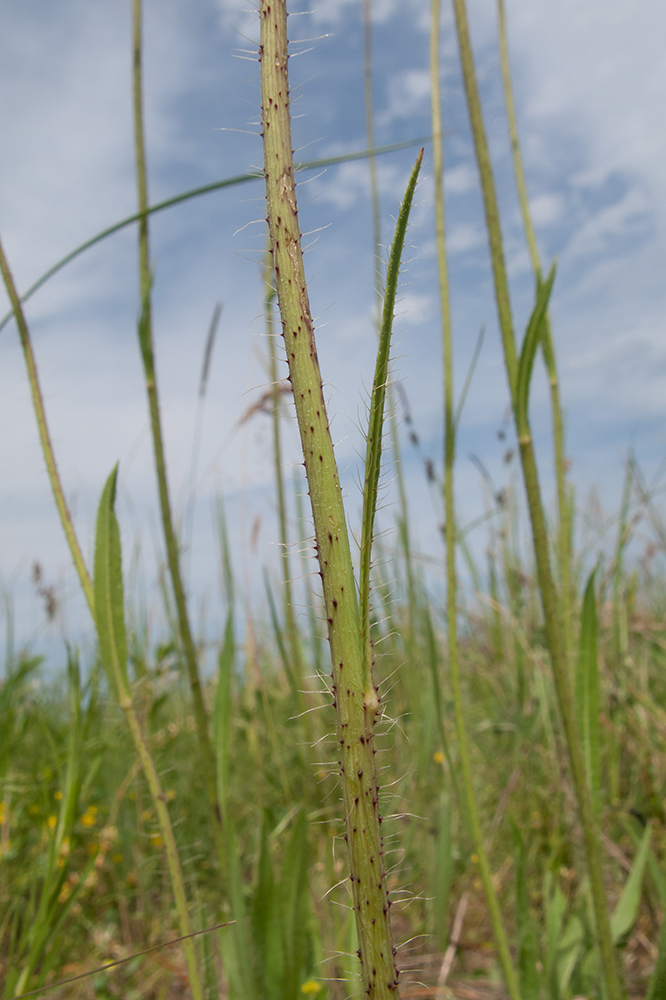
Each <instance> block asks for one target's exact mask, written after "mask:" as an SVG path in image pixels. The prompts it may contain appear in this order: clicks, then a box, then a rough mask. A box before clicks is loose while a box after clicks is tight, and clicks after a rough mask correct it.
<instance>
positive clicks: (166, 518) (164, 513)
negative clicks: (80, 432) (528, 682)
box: [132, 0, 224, 860]
mask: <svg viewBox="0 0 666 1000" xmlns="http://www.w3.org/2000/svg"><path fill="white" fill-rule="evenodd" d="M132 13H133V17H132V25H133V32H132V42H133V77H132V79H133V92H134V146H135V156H136V182H137V195H138V202H139V287H140V292H141V317H140V320H139V345H140V348H141V357H142V360H143V369H144V376H145V383H146V394H147V396H148V410H149V413H150V428H151V434H152V439H153V452H154V457H155V472H156V476H157V486H158V492H159V500H160V512H161V518H162V529H163V532H164V543H165V547H166V554H167V562H168V565H169V575H170V577H171V585H172V587H173V593H174V598H175V602H176V612H177V615H178V631H179V637H180V644H181V647H182V651H183V656H184V658H185V663H186V665H187V673H188V677H189V682H190V689H191V691H192V703H193V708H194V718H195V723H196V727H197V735H198V737H199V746H200V750H201V771H202V776H203V779H204V783H205V787H206V794H207V797H208V802H209V806H210V811H211V817H212V829H213V835H214V838H215V844H216V848H217V853H218V856H219V857H220V860H222V858H223V854H224V850H223V844H222V838H221V829H220V807H219V803H218V801H217V789H216V781H215V754H214V751H213V745H212V742H211V739H210V735H209V732H208V714H207V712H206V706H205V704H204V700H203V693H202V690H201V680H200V678H199V665H198V661H197V651H196V647H195V644H194V638H193V636H192V629H191V626H190V620H189V615H188V611H187V599H186V596H185V588H184V586H183V579H182V574H181V569H180V553H179V550H178V540H177V538H176V532H175V529H174V524H173V516H172V512H171V501H170V498H169V484H168V479H167V470H166V456H165V451H164V438H163V435H162V420H161V416H160V405H159V396H158V392H157V376H156V371H155V352H154V348H153V326H152V308H151V286H152V281H153V278H152V272H151V267H150V245H149V233H148V214H147V213H148V173H147V167H146V152H145V141H144V127H143V80H142V0H133V4H132Z"/></svg>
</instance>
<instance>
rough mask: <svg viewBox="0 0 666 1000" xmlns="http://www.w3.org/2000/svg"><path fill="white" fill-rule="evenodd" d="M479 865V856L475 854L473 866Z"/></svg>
mask: <svg viewBox="0 0 666 1000" xmlns="http://www.w3.org/2000/svg"><path fill="white" fill-rule="evenodd" d="M478 863H479V856H478V855H477V854H473V855H472V864H473V865H478Z"/></svg>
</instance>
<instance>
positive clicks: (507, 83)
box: [497, 0, 573, 661]
mask: <svg viewBox="0 0 666 1000" xmlns="http://www.w3.org/2000/svg"><path fill="white" fill-rule="evenodd" d="M497 18H498V27H499V51H500V65H501V69H502V83H503V85H504V103H505V105H506V117H507V121H508V124H509V138H510V140H511V156H512V159H513V172H514V175H515V179H516V189H517V191H518V201H519V203H520V213H521V216H522V219H523V228H524V229H525V237H526V239H527V246H528V249H529V254H530V260H531V262H532V269H533V271H534V276H535V278H536V280H537V282H540V281H541V280H542V278H543V275H542V268H541V260H540V257H539V248H538V246H537V241H536V234H535V232H534V225H533V224H532V216H531V214H530V206H529V198H528V197H527V185H526V183H525V171H524V169H523V160H522V155H521V152H520V141H519V133H518V122H517V119H516V109H515V104H514V100H513V87H512V85H511V63H510V60H509V45H508V40H507V31H506V10H505V5H504V0H497ZM541 345H542V349H543V357H544V361H545V363H546V370H547V372H548V381H549V384H550V404H551V407H550V408H551V420H552V423H553V452H554V457H555V478H556V482H557V509H558V517H559V527H558V534H557V557H558V558H557V562H558V570H559V577H560V590H559V600H560V607H561V612H560V613H561V616H562V621H563V624H564V641H565V645H566V652H567V659H568V660H569V661H570V660H571V654H572V651H573V609H572V592H571V514H570V503H569V496H568V493H569V491H568V489H567V481H566V460H565V456H564V417H563V413H562V401H561V398H560V383H559V378H558V374H557V362H556V359H555V347H554V344H553V337H552V331H551V326H550V318H549V316H548V315H546V317H545V319H544V324H543V332H542V340H541Z"/></svg>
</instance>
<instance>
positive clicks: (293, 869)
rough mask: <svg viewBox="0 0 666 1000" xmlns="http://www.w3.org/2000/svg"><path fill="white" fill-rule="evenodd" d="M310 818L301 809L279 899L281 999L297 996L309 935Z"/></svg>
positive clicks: (289, 850)
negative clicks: (308, 838)
mask: <svg viewBox="0 0 666 1000" xmlns="http://www.w3.org/2000/svg"><path fill="white" fill-rule="evenodd" d="M307 830H308V828H307V819H306V816H305V812H304V811H303V809H299V810H298V813H297V814H296V818H295V821H294V831H293V834H292V838H291V842H290V844H289V847H288V849H287V854H286V857H285V859H284V864H283V867H282V877H281V879H280V888H279V899H280V910H281V924H282V954H283V960H284V972H283V979H282V993H281V1000H298V997H299V994H300V992H301V991H300V987H301V970H302V968H303V962H304V960H305V948H306V944H307V937H308V898H307V891H308V849H307V848H308V844H307Z"/></svg>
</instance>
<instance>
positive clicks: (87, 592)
mask: <svg viewBox="0 0 666 1000" xmlns="http://www.w3.org/2000/svg"><path fill="white" fill-rule="evenodd" d="M0 271H1V272H2V277H3V280H4V282H5V288H6V289H7V294H8V295H9V301H10V302H11V304H12V310H13V315H14V316H15V317H16V325H17V326H18V331H19V336H20V338H21V347H22V348H23V355H24V357H25V363H26V367H27V369H28V381H29V382H30V393H31V395H32V405H33V407H34V410H35V416H36V418H37V430H38V432H39V440H40V444H41V446H42V453H43V455H44V461H45V462H46V470H47V472H48V476H49V481H50V483H51V490H52V491H53V498H54V500H55V502H56V507H57V509H58V514H59V516H60V523H61V524H62V527H63V531H64V532H65V538H66V539H67V545H68V546H69V551H70V552H71V554H72V559H73V560H74V566H75V567H76V572H77V574H78V577H79V580H80V582H81V587H82V588H83V595H84V597H85V599H86V603H87V605H88V609H89V611H90V614H91V615H92V618H93V621H94V619H95V601H94V596H93V585H92V580H91V579H90V574H89V573H88V570H87V568H86V564H85V560H84V558H83V553H82V552H81V547H80V545H79V541H78V539H77V537H76V531H75V530H74V524H73V522H72V515H71V513H70V511H69V507H68V506H67V500H66V499H65V491H64V490H63V487H62V482H61V481H60V474H59V472H58V466H57V464H56V460H55V453H54V451H53V444H52V442H51V435H50V434H49V427H48V423H47V420H46V410H45V409H44V398H43V396H42V390H41V387H40V384H39V376H38V374H37V363H36V361H35V355H34V353H33V350H32V341H31V338H30V330H29V328H28V324H27V322H26V318H25V313H24V312H23V307H22V305H21V299H20V298H19V295H18V292H17V291H16V285H15V284H14V278H13V276H12V273H11V271H10V268H9V264H8V263H7V258H6V256H5V252H4V249H3V247H2V244H1V243H0Z"/></svg>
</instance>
